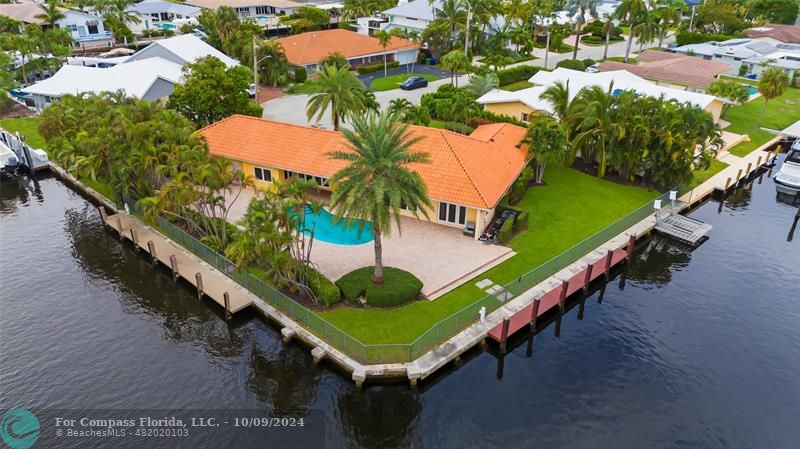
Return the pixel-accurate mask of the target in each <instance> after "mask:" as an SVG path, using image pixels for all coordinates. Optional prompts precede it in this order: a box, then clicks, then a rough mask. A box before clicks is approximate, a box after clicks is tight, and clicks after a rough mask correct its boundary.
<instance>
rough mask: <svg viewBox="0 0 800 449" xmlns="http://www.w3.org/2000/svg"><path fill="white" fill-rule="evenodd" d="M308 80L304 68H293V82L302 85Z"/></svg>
mask: <svg viewBox="0 0 800 449" xmlns="http://www.w3.org/2000/svg"><path fill="white" fill-rule="evenodd" d="M307 79H308V71H306V68H305V67H299V66H298V67H295V68H294V82H295V83H297V84H303V83H305V82H306V80H307Z"/></svg>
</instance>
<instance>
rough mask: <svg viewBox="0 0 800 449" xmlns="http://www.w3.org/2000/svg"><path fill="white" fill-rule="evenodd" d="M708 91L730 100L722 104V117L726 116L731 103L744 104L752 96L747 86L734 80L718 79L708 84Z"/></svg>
mask: <svg viewBox="0 0 800 449" xmlns="http://www.w3.org/2000/svg"><path fill="white" fill-rule="evenodd" d="M706 93H708V94H709V95H714V96H717V97H722V98H725V99H726V100H728V101H727V102H726V103H725V104H724V105H722V112H721V113H720V118H724V117H725V114H726V113H727V112H728V109H730V107H731V104H742V103H744V102H745V101H747V99H748V98H750V93H749V92H748V89H747V86H746V85H744V84H739V83H737V82H734V81H725V80H721V79H720V80H716V81H714V82H713V83H711V85H710V86H708V89H707V90H706Z"/></svg>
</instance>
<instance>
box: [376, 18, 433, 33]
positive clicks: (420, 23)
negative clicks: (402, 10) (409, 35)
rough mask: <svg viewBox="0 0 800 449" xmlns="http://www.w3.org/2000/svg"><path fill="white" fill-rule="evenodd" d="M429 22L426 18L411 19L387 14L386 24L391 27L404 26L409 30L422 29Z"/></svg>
mask: <svg viewBox="0 0 800 449" xmlns="http://www.w3.org/2000/svg"><path fill="white" fill-rule="evenodd" d="M429 23H430V22H429V21H427V20H419V19H412V18H409V17H403V16H389V23H388V24H387V25H386V26H388V27H391V28H405V29H407V30H410V31H419V30H424V29H425V28H427V27H428V24H429Z"/></svg>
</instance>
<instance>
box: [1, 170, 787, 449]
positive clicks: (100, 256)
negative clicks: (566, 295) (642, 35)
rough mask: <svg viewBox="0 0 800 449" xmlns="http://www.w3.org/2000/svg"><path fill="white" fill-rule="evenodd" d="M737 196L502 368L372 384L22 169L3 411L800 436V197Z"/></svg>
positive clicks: (507, 434)
mask: <svg viewBox="0 0 800 449" xmlns="http://www.w3.org/2000/svg"><path fill="white" fill-rule="evenodd" d="M719 206H720V205H719V204H718V203H717V202H713V201H710V202H708V203H706V204H704V205H702V206H701V207H699V208H698V209H696V210H695V211H694V212H693V213H692V216H694V217H695V218H698V219H700V220H703V221H705V222H708V223H711V224H712V225H713V226H714V229H713V231H712V232H711V238H710V240H708V241H707V242H705V243H704V244H703V245H702V246H700V247H699V248H697V249H695V250H693V251H692V250H689V249H687V248H685V247H682V246H680V245H676V244H673V243H671V242H669V241H665V240H660V239H655V240H651V241H650V242H649V243H648V244H646V245H643V246H642V248H641V249H640V250H639V251H637V253H636V257H635V261H634V263H633V265H632V267H631V269H630V271H629V273H628V276H627V281H626V285H625V288H624V290H620V289H619V285H618V282H616V281H615V282H613V283H612V284H610V285H609V286H608V288H607V289H606V291H605V295H604V298H603V301H602V303H601V304H598V303H597V301H596V299H597V295H596V294H595V295H594V296H593V297H592V298H590V299H589V301H588V302H587V304H586V308H585V313H584V316H583V319H582V320H578V318H577V315H578V313H577V308H575V309H572V310H571V311H570V312H569V314H568V315H567V316H565V317H564V319H563V320H562V323H561V329H560V335H559V337H556V336H555V333H554V326H553V325H551V326H549V327H548V328H546V329H544V330H543V331H542V332H540V333H539V334H538V335H537V337H536V339H535V343H534V351H533V357H530V358H529V357H527V354H526V352H527V351H526V345H525V344H522V345H521V346H519V347H516V348H514V349H513V350H512V351H511V352H510V353H509V354H508V355H506V357H505V358H504V360H503V366H502V376H499V375H498V374H499V372H498V359H497V358H496V356H495V355H492V354H490V353H481V352H476V353H475V354H473V356H472V357H470V360H468V361H467V362H465V363H464V365H463V366H461V367H460V368H458V369H452V370H449V371H448V372H446V373H444V374H443V375H440V376H437V377H436V378H435V379H433V380H430V381H427V382H425V383H424V384H423V385H422V386H421V388H420V389H419V390H417V391H413V390H411V389H409V387H408V386H407V384H395V385H373V386H368V387H367V388H366V389H365V390H364V391H361V392H359V391H357V390H356V389H355V388H354V385H353V382H352V381H350V380H348V379H347V378H346V377H344V376H342V375H341V374H339V373H337V372H336V371H333V370H332V369H331V368H330V367H328V366H325V364H324V363H323V364H322V365H321V366H314V365H313V364H312V363H311V356H310V354H309V352H310V351H309V349H308V348H306V347H304V346H302V345H300V344H297V343H293V344H290V345H288V346H284V345H283V344H281V340H280V335H279V332H278V330H276V329H275V328H273V327H271V326H270V325H269V324H267V323H265V322H264V321H263V320H261V319H260V318H259V317H258V316H256V315H254V314H250V315H245V316H243V317H240V318H238V319H236V320H235V321H234V323H233V324H232V325H231V326H230V327H229V326H228V325H226V323H225V321H224V320H223V319H222V316H221V314H220V313H219V311H218V310H217V309H218V307H216V306H212V305H209V304H207V303H205V304H204V303H200V302H198V300H197V298H196V296H195V293H194V292H193V291H192V290H190V289H189V288H187V287H184V286H182V285H180V284H179V285H177V286H176V285H175V284H173V282H172V278H171V276H170V275H169V273H168V272H167V271H166V270H163V269H158V270H156V269H153V267H152V266H151V265H150V263H149V262H148V261H147V260H146V259H145V258H144V257H141V256H140V255H139V254H137V253H135V252H134V250H133V249H132V248H131V247H130V245H127V244H122V243H120V242H119V241H118V240H117V239H116V238H115V237H114V236H113V235H111V234H109V233H107V232H105V231H104V229H103V227H102V226H101V224H100V219H99V216H98V213H97V211H96V209H95V207H94V206H92V205H91V204H90V203H89V202H88V201H86V200H85V199H83V198H82V197H81V196H79V195H78V194H76V193H75V192H73V191H72V190H70V189H69V188H68V187H67V186H65V184H63V183H62V182H61V181H59V180H58V179H56V178H53V177H38V179H37V180H29V179H26V178H20V179H18V180H16V181H3V183H2V189H0V285H1V286H2V290H0V408H8V407H28V408H96V409H111V408H123V409H137V408H162V409H178V408H193V409H202V408H233V409H266V410H270V411H274V412H275V413H300V414H304V413H307V414H311V413H312V411H313V410H317V411H319V413H321V414H322V415H324V416H325V419H324V432H325V439H326V440H327V445H326V447H328V448H394V447H408V448H418V447H427V448H468V447H475V448H511V447H515V448H516V447H519V448H529V447H547V448H571V449H574V448H623V447H630V448H634V447H635V448H641V447H679V448H680V447H685V448H699V447H703V448H732V447H737V448H738V447H741V448H797V447H800V425H798V423H799V422H800V331H798V327H799V326H800V284H799V282H800V231H798V235H797V236H795V237H794V241H791V242H789V241H787V236H788V233H789V228H790V226H791V222H792V218H793V217H794V215H795V213H796V210H797V208H796V207H792V206H790V205H787V204H784V203H781V202H778V201H776V196H775V188H774V185H773V183H772V180H771V179H768V178H766V177H765V178H764V179H763V183H761V184H758V183H756V184H755V185H754V186H753V188H752V191H750V192H739V193H738V194H737V195H735V196H734V197H732V198H730V200H729V201H728V202H726V203H725V204H724V205H722V207H721V208H720V207H719ZM528 232H536V230H535V229H532V230H530V231H528ZM320 427H322V425H320ZM308 431H309V432H318V431H321V429H308ZM222 441H224V440H220V444H223V443H222ZM142 447H143V446H142Z"/></svg>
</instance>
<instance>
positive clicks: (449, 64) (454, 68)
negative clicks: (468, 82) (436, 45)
mask: <svg viewBox="0 0 800 449" xmlns="http://www.w3.org/2000/svg"><path fill="white" fill-rule="evenodd" d="M469 64H470V61H469V58H468V57H467V55H466V53H464V52H463V51H461V50H453V51H451V52H450V53H447V54H446V55H444V56H443V57H442V65H443V66H444V67H445V68H447V69H448V70H450V82H451V83H453V84H454V85H455V86H456V87H458V72H460V71H461V70H462V69H466V68H468V67H469Z"/></svg>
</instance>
